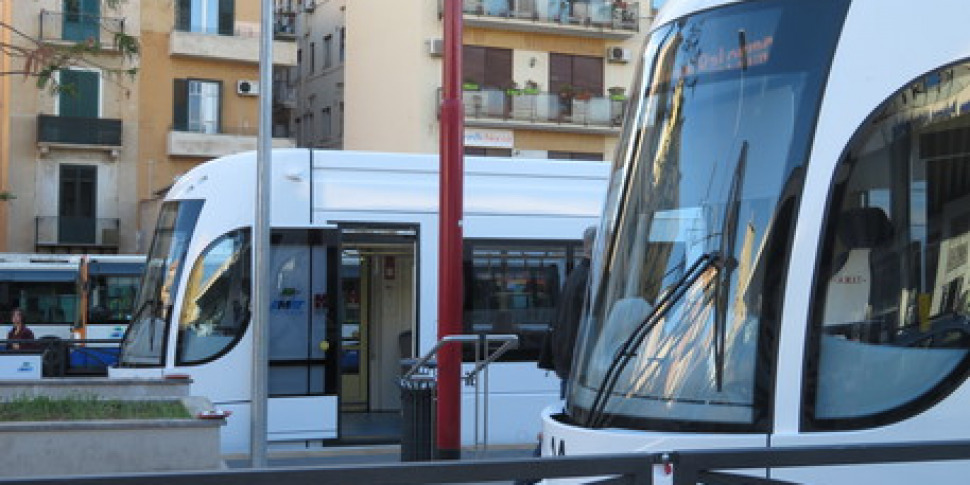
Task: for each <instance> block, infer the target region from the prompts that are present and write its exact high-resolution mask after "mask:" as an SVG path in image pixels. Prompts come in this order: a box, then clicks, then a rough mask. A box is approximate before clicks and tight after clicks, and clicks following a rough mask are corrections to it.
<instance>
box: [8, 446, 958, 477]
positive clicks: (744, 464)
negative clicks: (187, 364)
mask: <svg viewBox="0 0 970 485" xmlns="http://www.w3.org/2000/svg"><path fill="white" fill-rule="evenodd" d="M967 457H970V442H967V441H951V442H930V443H902V444H892V445H887V444H882V443H874V444H858V445H833V446H825V447H823V446H816V447H802V448H794V447H790V448H771V449H769V448H754V449H745V450H708V451H679V452H671V453H653V454H647V453H627V454H613V455H587V456H558V457H547V458H518V459H504V460H494V459H487V460H475V461H436V462H418V463H404V464H402V463H392V464H364V465H343V466H333V465H329V466H319V465H318V466H301V467H280V468H260V469H229V470H215V471H188V472H165V473H158V472H148V473H139V474H137V475H101V476H94V475H88V476H63V477H28V478H17V477H12V478H0V483H17V482H23V483H31V484H34V485H61V484H71V485H129V484H130V485H150V484H160V483H164V484H166V485H189V484H199V483H205V484H209V485H223V484H225V485H229V484H232V485H257V484H263V483H286V484H287V485H315V484H319V483H338V484H339V483H343V484H362V483H367V484H370V485H384V484H399V483H480V482H498V481H509V480H514V479H530V480H537V479H543V478H579V479H584V480H582V481H583V482H584V483H594V484H601V485H603V484H611V485H612V484H631V485H652V484H653V482H654V476H659V477H664V478H665V480H664V481H665V482H667V480H669V481H670V482H668V483H673V484H674V485H696V484H699V483H704V484H707V485H714V484H720V485H726V484H740V483H757V484H778V485H781V484H791V483H793V482H790V481H782V480H778V479H771V478H759V477H752V476H744V475H740V474H738V473H736V472H730V473H728V472H723V471H718V470H738V469H749V470H750V469H755V470H756V469H762V470H763V469H766V468H772V469H778V468H787V467H827V466H838V465H874V464H888V463H908V464H910V465H913V464H916V463H927V462H941V461H953V460H967V459H968V458H967ZM596 477H599V478H596ZM604 477H605V478H604ZM958 478H959V477H957V476H954V477H953V479H954V480H955V481H959V480H958Z"/></svg>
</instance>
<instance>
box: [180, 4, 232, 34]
mask: <svg viewBox="0 0 970 485" xmlns="http://www.w3.org/2000/svg"><path fill="white" fill-rule="evenodd" d="M234 23H235V1H234V0H177V2H176V4H175V29H176V30H179V31H182V32H198V33H205V34H218V35H233V33H234V32H233V31H234Z"/></svg>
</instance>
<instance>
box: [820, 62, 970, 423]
mask: <svg viewBox="0 0 970 485" xmlns="http://www.w3.org/2000/svg"><path fill="white" fill-rule="evenodd" d="M968 68H970V64H962V65H957V66H950V67H947V68H944V69H941V70H938V71H936V72H933V73H930V74H928V75H926V76H924V77H922V78H920V79H917V80H916V81H914V82H913V83H912V84H911V85H908V86H906V87H905V88H903V89H902V90H901V91H900V92H898V93H897V94H896V95H895V96H894V97H893V98H892V99H890V100H889V101H888V103H887V104H884V105H883V106H882V107H881V108H880V111H879V112H878V113H873V115H872V116H871V117H870V121H869V122H867V124H866V125H864V127H863V128H862V129H860V131H859V132H857V134H856V135H855V136H854V137H853V139H852V140H851V141H850V145H849V147H848V150H846V152H845V153H846V155H844V159H843V160H841V161H840V166H839V167H838V169H837V170H836V171H835V173H836V174H842V176H841V178H838V177H837V178H836V180H835V182H834V184H835V185H834V190H833V192H832V194H833V197H832V199H831V200H830V202H829V203H830V206H829V208H828V209H827V220H826V224H825V233H824V235H823V238H822V244H823V252H822V260H821V263H822V264H821V266H820V272H819V274H818V277H817V279H816V281H817V283H816V284H817V288H816V291H815V296H816V308H815V311H814V319H813V320H814V322H815V327H814V328H815V335H816V338H815V339H813V340H814V344H815V351H814V352H809V353H808V355H810V356H814V357H815V358H816V359H815V360H816V363H817V365H810V366H809V375H808V376H807V377H808V379H806V382H808V388H807V396H808V398H807V399H808V402H807V404H808V406H807V409H809V412H808V414H807V416H806V417H807V418H808V420H807V422H808V423H810V424H809V426H810V427H813V428H816V429H858V428H864V427H870V426H876V425H881V424H886V423H890V422H894V421H898V420H900V419H903V418H906V417H908V416H910V415H912V414H914V413H916V412H919V411H920V410H921V409H924V408H925V407H926V406H929V405H930V404H932V403H933V402H935V401H936V400H937V399H939V398H941V397H943V396H945V395H946V394H947V393H948V392H950V391H951V390H952V389H953V388H955V387H956V386H957V385H959V383H960V382H961V381H962V380H963V379H964V378H965V377H966V375H967V372H966V371H967V368H968V362H970V361H968V358H967V357H968V349H970V301H968V290H970V286H968V285H970V261H968V254H970V169H968V167H970V109H968V107H970V87H968V86H970V69H968ZM871 120H875V121H871ZM810 362H812V361H810Z"/></svg>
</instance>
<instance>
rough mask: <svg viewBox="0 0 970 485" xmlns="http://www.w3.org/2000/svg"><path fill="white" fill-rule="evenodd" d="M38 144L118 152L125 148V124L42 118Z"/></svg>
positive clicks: (62, 117) (95, 120)
mask: <svg viewBox="0 0 970 485" xmlns="http://www.w3.org/2000/svg"><path fill="white" fill-rule="evenodd" d="M37 144H38V145H40V146H64V147H71V148H105V149H112V150H114V149H118V148H120V147H121V120H118V119H108V118H77V117H73V116H51V115H38V116H37Z"/></svg>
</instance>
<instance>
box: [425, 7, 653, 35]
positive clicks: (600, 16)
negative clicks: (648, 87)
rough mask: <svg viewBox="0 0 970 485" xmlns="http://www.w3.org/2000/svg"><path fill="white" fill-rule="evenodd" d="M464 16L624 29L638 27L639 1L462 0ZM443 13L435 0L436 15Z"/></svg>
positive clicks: (633, 30) (633, 29)
mask: <svg viewBox="0 0 970 485" xmlns="http://www.w3.org/2000/svg"><path fill="white" fill-rule="evenodd" d="M463 2H464V4H463V11H464V14H465V16H466V18H468V16H473V17H474V16H477V17H481V18H495V19H508V20H518V21H531V22H534V23H536V24H546V25H560V26H577V27H587V28H597V29H609V30H617V31H628V32H631V33H634V32H639V30H640V4H639V3H635V2H627V1H616V0H589V1H588V2H585V1H584V2H578V1H571V0H463ZM443 12H444V2H443V0H438V15H439V16H441V15H442V14H443Z"/></svg>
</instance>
